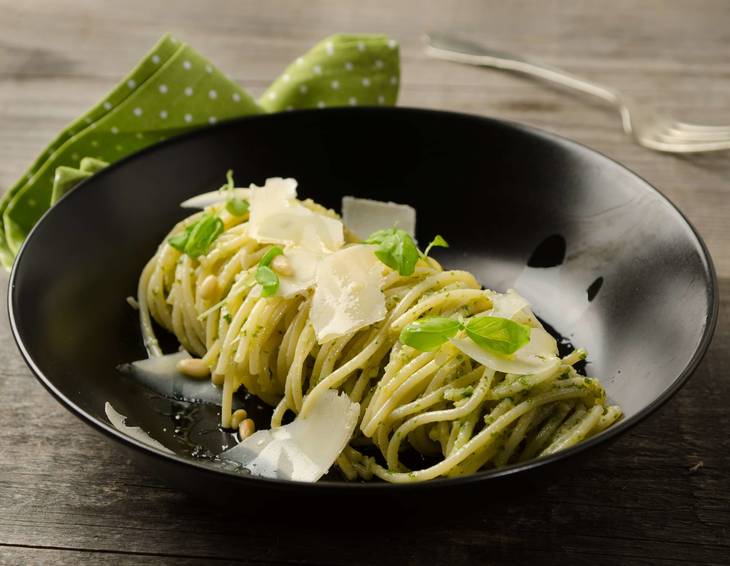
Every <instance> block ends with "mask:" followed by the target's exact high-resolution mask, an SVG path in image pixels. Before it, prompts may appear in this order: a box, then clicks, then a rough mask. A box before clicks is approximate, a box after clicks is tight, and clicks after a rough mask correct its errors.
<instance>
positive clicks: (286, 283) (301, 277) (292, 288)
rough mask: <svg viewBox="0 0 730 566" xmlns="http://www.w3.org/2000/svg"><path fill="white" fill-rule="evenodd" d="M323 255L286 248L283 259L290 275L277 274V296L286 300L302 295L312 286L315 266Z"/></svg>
mask: <svg viewBox="0 0 730 566" xmlns="http://www.w3.org/2000/svg"><path fill="white" fill-rule="evenodd" d="M323 255H324V254H322V253H320V252H315V251H312V250H308V249H306V248H287V249H286V250H284V257H285V258H286V259H287V260H288V261H289V265H290V266H291V271H292V273H291V275H282V274H279V291H278V292H277V295H278V296H280V297H284V298H288V297H293V296H294V295H298V294H300V293H303V292H304V291H306V290H307V289H309V288H310V287H312V286H313V285H314V278H315V276H316V273H317V265H318V264H319V262H320V260H321V259H322V257H323Z"/></svg>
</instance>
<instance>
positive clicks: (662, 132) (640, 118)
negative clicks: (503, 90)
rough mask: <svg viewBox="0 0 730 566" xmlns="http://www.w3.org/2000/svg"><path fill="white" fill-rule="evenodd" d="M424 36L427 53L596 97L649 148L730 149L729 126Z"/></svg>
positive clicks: (460, 42) (466, 44) (452, 40)
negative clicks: (675, 114)
mask: <svg viewBox="0 0 730 566" xmlns="http://www.w3.org/2000/svg"><path fill="white" fill-rule="evenodd" d="M425 41H426V54H427V55H429V56H431V57H434V58H436V59H444V60H446V61H454V62H457V63H466V64H469V65H477V66H481V67H493V68H496V69H501V70H505V71H512V72H517V73H522V74H525V75H530V76H533V77H537V78H540V79H543V80H546V81H549V82H553V83H556V84H559V85H561V86H565V87H568V88H572V89H574V90H577V91H580V92H583V93H586V94H590V95H593V96H596V97H598V98H600V99H601V100H604V101H605V102H608V103H609V104H611V105H612V106H614V107H615V108H616V109H618V111H619V112H620V113H621V121H622V123H623V128H624V131H625V132H626V133H627V134H628V135H630V136H632V137H633V138H634V139H635V140H636V142H637V143H639V144H640V145H643V146H645V147H648V148H650V149H654V150H656V151H666V152H671V153H695V152H703V151H720V150H726V149H730V126H700V125H698V124H687V123H685V122H680V121H679V120H675V119H674V118H671V117H669V116H664V115H661V114H659V113H657V112H654V111H653V110H651V109H648V108H646V107H645V106H642V105H640V104H638V103H637V102H635V101H634V100H632V99H631V98H629V97H627V96H625V95H624V94H621V93H620V92H618V91H617V90H614V89H611V88H608V87H605V86H603V85H600V84H597V83H594V82H592V81H588V80H586V79H582V78H580V77H577V76H575V75H572V74H570V73H567V72H565V71H562V70H560V69H556V68H555V67H549V66H547V65H543V64H541V63H535V62H534V61H529V60H527V59H524V58H522V57H519V56H516V55H511V54H509V53H503V52H500V51H495V50H494V49H490V48H488V47H486V46H484V45H481V44H478V43H473V42H471V41H467V40H464V39H460V38H457V37H453V36H450V35H446V34H441V33H435V32H433V33H429V34H428V35H426V37H425Z"/></svg>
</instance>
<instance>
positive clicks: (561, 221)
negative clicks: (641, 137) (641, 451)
mask: <svg viewBox="0 0 730 566" xmlns="http://www.w3.org/2000/svg"><path fill="white" fill-rule="evenodd" d="M227 169H233V170H234V171H235V174H236V179H237V180H238V181H239V182H240V183H244V184H247V183H248V182H257V183H262V182H263V180H264V179H265V178H266V177H271V176H282V177H295V178H296V179H298V181H299V190H300V195H302V196H304V197H312V198H314V199H316V200H317V201H319V202H321V203H323V204H325V205H327V206H330V207H336V208H338V207H339V204H340V199H341V197H342V196H343V195H348V194H349V195H355V196H365V197H370V198H374V199H380V200H393V201H396V202H403V203H410V204H412V205H413V206H415V207H416V209H417V210H418V237H419V239H420V240H421V242H426V241H428V240H429V239H430V238H431V237H432V236H433V235H434V234H436V233H439V234H443V235H444V236H445V237H446V238H447V239H448V241H449V242H450V243H451V248H449V249H448V250H438V251H437V252H436V255H437V257H438V259H439V260H440V261H441V262H442V263H443V264H444V265H445V266H447V267H450V268H464V269H468V270H470V271H472V272H473V273H475V274H476V276H477V277H478V278H479V280H480V281H481V282H482V283H483V284H484V285H486V286H488V287H490V288H494V289H498V290H504V289H506V288H508V287H512V286H515V287H516V288H517V289H518V290H519V291H521V292H522V293H523V294H524V295H526V296H527V297H528V298H529V299H530V300H531V301H532V302H533V304H534V305H535V310H536V312H537V314H538V315H540V316H541V317H542V318H543V319H544V320H546V321H547V322H548V323H549V324H550V325H551V326H552V327H554V328H555V329H556V330H557V331H558V332H559V333H561V334H562V335H563V336H565V337H566V338H568V339H570V340H571V341H572V342H574V343H575V344H576V345H581V346H584V347H586V348H587V349H588V351H589V364H588V367H587V371H588V372H589V373H590V374H591V375H595V376H598V377H600V378H601V379H602V381H603V383H604V385H605V386H606V389H607V390H608V394H609V397H610V398H611V399H612V400H613V401H614V402H616V403H618V404H620V405H621V406H622V408H623V410H624V411H625V418H624V419H623V420H622V421H621V422H619V423H618V424H617V425H615V426H614V427H612V428H610V429H609V430H607V431H606V432H604V433H603V434H601V435H599V436H597V437H595V438H592V439H590V440H588V441H587V442H584V443H582V444H580V445H579V446H577V447H574V448H572V449H569V450H566V451H564V452H561V453H559V454H556V455H553V456H550V457H547V458H542V459H539V460H536V461H532V462H529V463H526V464H519V465H514V466H510V467H507V468H504V469H501V470H497V471H486V472H482V473H478V474H475V475H473V476H469V477H465V478H460V479H449V480H435V481H432V482H427V483H425V484H419V485H408V486H403V485H389V484H384V483H374V482H373V483H356V484H351V483H345V482H341V481H336V480H328V481H321V482H319V483H317V484H300V483H296V482H284V481H272V480H265V479H260V478H252V477H245V476H242V475H240V474H235V473H233V472H227V471H223V470H220V469H217V468H216V467H215V466H212V465H211V464H210V463H209V462H208V461H206V460H205V459H194V458H191V457H187V456H185V454H186V453H189V452H190V448H191V446H192V445H193V444H201V445H203V447H204V449H209V450H211V451H212V452H216V451H220V449H221V444H222V443H223V442H225V435H222V434H221V433H219V432H218V431H215V430H213V432H211V431H210V429H214V428H215V427H214V423H215V411H214V410H209V409H205V408H203V409H197V411H198V413H197V414H195V415H192V417H191V415H190V411H189V410H185V409H184V408H181V407H179V406H177V405H175V404H173V403H167V404H166V402H162V401H160V399H155V398H152V397H151V396H150V395H149V394H148V393H147V392H146V391H145V390H144V389H143V388H141V387H140V386H139V385H137V384H136V383H133V382H130V380H128V379H125V378H124V377H122V376H120V374H119V373H118V372H117V371H116V370H115V368H116V366H117V365H118V364H120V363H124V362H129V361H131V360H135V359H139V358H142V357H144V355H145V352H144V348H143V346H142V342H141V339H140V335H139V331H138V324H137V318H136V313H135V312H133V311H132V309H131V308H130V307H129V305H128V304H127V303H126V301H125V297H127V296H129V295H134V294H135V291H136V285H137V278H138V276H139V273H140V271H141V269H142V267H143V265H144V264H145V262H146V261H147V259H148V258H149V257H150V256H151V255H152V254H153V253H154V251H155V248H156V246H157V245H158V243H159V242H160V240H161V239H162V238H163V237H164V235H165V234H166V233H167V231H168V230H169V229H170V227H171V226H172V225H173V224H174V223H175V222H176V221H177V220H179V219H181V218H182V217H183V216H185V215H186V212H185V211H184V210H182V209H180V208H179V206H178V204H179V203H180V202H181V201H182V200H184V199H185V198H187V197H190V196H191V195H194V194H197V193H200V192H203V191H209V190H212V189H214V188H216V187H218V186H219V185H220V184H221V182H222V180H223V176H224V173H225V171H226V170H227ZM717 305H718V299H717V285H716V281H715V274H714V271H713V267H712V263H711V260H710V257H709V255H708V252H707V249H706V248H705V246H704V244H703V243H702V241H701V239H700V238H699V236H698V235H697V233H696V232H695V231H694V230H693V229H692V227H691V226H690V224H689V223H688V222H687V220H686V219H685V218H684V217H683V216H682V215H681V214H680V213H679V212H678V211H677V209H676V208H675V207H674V206H673V205H672V204H671V203H670V202H669V201H668V200H667V199H666V198H664V197H663V196H662V195H661V194H659V193H658V192H657V191H656V190H655V189H653V188H652V187H651V186H650V185H648V184H647V183H646V182H645V181H643V180H642V179H640V178H639V177H637V176H636V175H634V174H633V173H631V172H629V171H627V170H626V169H624V168H623V167H622V166H620V165H618V164H617V163H615V162H613V161H611V160H609V159H607V158H606V157H603V156H602V155H599V154H598V153H596V152H594V151H591V150H589V149H587V148H585V147H582V146H580V145H578V144H575V143H573V142H570V141H567V140H564V139H561V138H558V137H556V136H553V135H550V134H546V133H544V132H540V131H537V130H534V129H531V128H527V127H523V126H518V125H514V124H509V123H505V122H501V121H498V120H491V119H486V118H480V117H476V116H469V115H461V114H452V113H445V112H433V111H424V110H412V109H374V108H368V109H332V110H326V111H321V110H317V111H303V112H292V113H285V114H276V115H271V116H263V117H254V118H245V119H241V120H236V121H232V122H228V123H224V124H219V125H217V126H214V127H210V128H204V129H201V130H199V131H196V132H194V133H192V134H189V135H185V136H183V137H180V138H176V139H172V140H169V141H167V142H166V143H163V144H160V145H158V146H155V147H152V148H149V149H147V150H145V151H142V152H140V153H138V154H136V155H134V156H132V157H129V158H127V159H125V160H123V161H121V162H119V163H117V164H115V165H113V166H111V167H109V168H108V169H105V170H104V171H102V172H100V173H98V174H97V175H95V176H94V177H92V178H91V179H90V180H88V181H87V182H85V183H83V185H82V186H80V187H78V188H77V189H76V190H74V191H73V192H71V193H70V194H69V195H68V196H67V197H66V198H64V199H63V200H62V201H61V202H59V203H58V204H57V205H56V206H55V207H54V208H53V209H51V211H50V212H49V213H48V214H46V216H44V218H43V219H42V220H41V222H40V223H39V224H38V226H37V227H36V228H35V229H34V230H33V232H32V234H31V235H30V237H29V238H28V241H27V242H26V244H25V245H24V246H23V249H22V250H21V252H20V255H19V257H18V259H17V260H16V262H15V266H14V269H13V273H12V276H11V282H10V301H9V310H10V319H11V323H12V327H13V333H14V335H15V339H16V340H17V343H18V346H19V348H20V350H21V352H22V353H23V356H24V357H25V360H26V362H27V363H28V365H29V366H30V368H31V369H32V370H33V372H34V373H35V375H36V376H37V377H38V379H39V380H40V382H41V383H42V384H43V385H44V386H45V387H46V388H48V390H49V391H51V393H52V394H53V395H55V396H56V398H57V399H58V400H59V401H60V402H61V403H62V404H64V405H65V406H66V407H67V408H68V409H69V410H70V411H72V412H73V413H74V414H76V415H78V416H79V417H80V418H81V419H82V420H84V421H85V422H87V423H89V424H90V425H92V426H93V427H94V428H96V429H97V430H100V431H101V432H103V433H105V434H106V435H107V436H108V437H109V438H111V439H113V440H114V441H116V442H117V443H118V444H119V445H121V446H123V447H125V448H126V449H127V450H128V452H129V453H130V454H131V455H132V456H133V457H134V459H135V460H136V461H137V462H138V463H140V464H141V465H143V466H145V467H147V468H149V469H150V470H151V471H152V472H153V473H154V474H156V475H158V476H160V477H161V478H163V479H165V480H167V481H169V482H170V483H172V484H174V485H176V486H179V487H182V488H184V489H186V490H188V491H191V492H197V493H200V494H206V495H210V494H215V493H226V498H228V497H231V496H235V495H242V496H244V497H248V496H251V495H253V494H254V493H255V494H256V496H258V497H262V496H263V497H266V496H267V495H268V494H272V493H274V492H276V491H279V492H281V491H286V492H287V493H288V494H292V495H293V494H319V495H339V494H341V493H343V492H347V493H348V494H362V495H374V494H376V493H380V494H385V495H391V494H401V493H420V492H421V490H423V489H435V488H437V487H438V488H442V489H443V488H447V487H449V486H467V485H470V484H474V483H477V482H479V483H482V482H486V483H488V484H489V485H490V486H491V485H494V483H493V480H494V479H496V478H506V477H512V476H514V475H516V474H519V477H520V478H523V477H524V473H525V472H526V471H540V472H541V473H542V472H544V471H545V470H546V467H547V468H550V469H554V468H555V466H554V465H553V464H554V463H555V462H557V461H565V460H566V459H569V460H570V462H574V461H575V459H574V458H571V457H572V456H573V455H575V454H577V453H582V452H584V451H585V450H586V449H587V448H589V447H591V446H595V445H597V444H601V443H603V442H605V441H606V440H608V439H609V438H612V437H616V436H617V435H618V434H620V433H622V432H625V431H626V430H628V429H629V428H630V427H631V426H633V425H635V424H636V423H638V422H639V421H640V420H641V419H642V418H644V417H646V416H647V415H648V414H649V413H651V412H652V411H653V410H654V409H656V408H657V407H658V406H659V405H661V404H662V403H664V402H665V401H666V400H667V399H668V398H669V397H670V396H671V395H672V394H673V393H674V392H676V391H677V389H678V388H679V387H680V386H681V385H682V384H683V383H684V382H685V380H686V379H687V378H688V377H689V375H690V374H691V373H692V371H693V370H694V369H695V367H696V366H697V364H698V363H699V361H700V358H701V357H702V355H703V354H704V352H705V350H706V349H707V346H708V344H709V342H710V338H711V335H712V332H713V329H714V326H715V321H716V318H717ZM106 401H110V402H111V404H112V405H113V406H114V407H115V408H116V409H117V410H118V411H119V412H121V413H122V414H124V415H127V416H128V417H129V421H128V423H131V424H139V425H141V426H142V427H143V428H145V429H146V430H148V431H153V433H154V434H155V436H156V437H157V438H158V439H159V440H160V441H161V442H163V443H164V444H166V445H168V446H170V447H172V448H173V449H175V450H176V451H177V452H178V453H179V455H175V456H169V455H165V454H163V453H161V452H158V451H156V450H154V449H152V448H149V447H148V446H145V445H143V444H140V443H139V442H137V441H135V440H133V439H130V438H128V437H126V436H125V435H123V434H121V433H119V432H118V431H117V430H115V429H114V428H113V427H112V426H110V424H109V423H108V421H107V419H106V417H105V415H104V404H105V402H106ZM194 410H195V409H194ZM171 413H176V414H177V418H178V419H180V418H182V420H183V421H185V420H187V421H188V422H192V423H193V424H194V425H195V426H194V427H193V429H194V430H190V428H189V427H188V428H186V429H185V431H184V433H185V434H182V435H181V434H178V435H177V436H176V435H175V434H174V432H173V429H174V425H175V424H176V423H177V424H180V422H181V421H180V420H178V421H174V420H171ZM172 418H174V415H173V417H172ZM201 423H203V424H202V425H201ZM201 426H202V429H201ZM195 427H197V428H195ZM205 427H208V428H207V429H206V428H205ZM163 429H166V430H165V431H163ZM206 433H208V434H206ZM224 489H225V491H221V490H224Z"/></svg>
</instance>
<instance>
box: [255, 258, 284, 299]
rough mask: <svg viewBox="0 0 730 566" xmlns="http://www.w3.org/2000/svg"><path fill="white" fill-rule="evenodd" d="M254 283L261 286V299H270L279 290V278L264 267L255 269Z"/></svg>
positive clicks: (268, 268)
mask: <svg viewBox="0 0 730 566" xmlns="http://www.w3.org/2000/svg"><path fill="white" fill-rule="evenodd" d="M256 282H257V283H260V284H261V287H262V291H261V296H262V297H270V296H271V295H273V294H274V293H276V291H277V290H278V289H279V276H278V275H277V274H276V273H275V272H274V270H273V269H271V268H270V267H268V266H266V265H259V266H258V267H257V268H256Z"/></svg>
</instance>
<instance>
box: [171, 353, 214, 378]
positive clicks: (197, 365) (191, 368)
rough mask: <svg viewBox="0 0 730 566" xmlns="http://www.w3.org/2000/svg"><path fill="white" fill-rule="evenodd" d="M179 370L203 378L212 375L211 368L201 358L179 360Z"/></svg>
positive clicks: (190, 375)
mask: <svg viewBox="0 0 730 566" xmlns="http://www.w3.org/2000/svg"><path fill="white" fill-rule="evenodd" d="M177 370H178V371H179V372H180V373H184V374H185V375H187V376H189V377H195V378H198V379H202V378H204V377H208V376H209V375H210V368H208V366H207V365H205V362H204V361H203V360H201V359H200V358H187V359H184V360H180V361H179V362H177Z"/></svg>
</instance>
